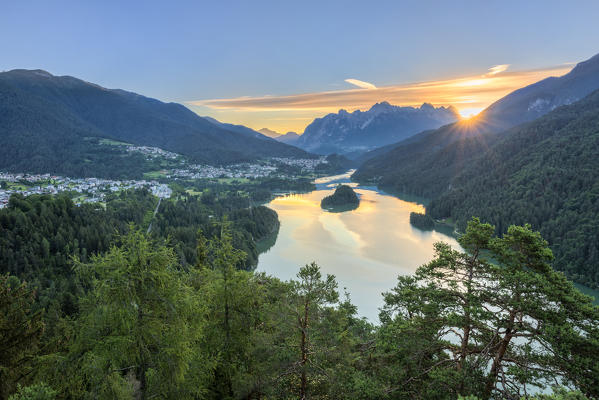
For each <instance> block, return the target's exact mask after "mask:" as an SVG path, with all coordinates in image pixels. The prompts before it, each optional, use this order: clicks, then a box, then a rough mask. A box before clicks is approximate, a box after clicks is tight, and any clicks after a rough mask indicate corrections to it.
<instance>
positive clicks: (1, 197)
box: [0, 147, 327, 208]
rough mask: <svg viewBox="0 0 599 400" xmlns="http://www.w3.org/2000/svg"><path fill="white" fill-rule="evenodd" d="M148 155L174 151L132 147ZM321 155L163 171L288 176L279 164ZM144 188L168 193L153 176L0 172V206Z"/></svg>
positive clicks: (306, 167)
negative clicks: (16, 200) (15, 200)
mask: <svg viewBox="0 0 599 400" xmlns="http://www.w3.org/2000/svg"><path fill="white" fill-rule="evenodd" d="M135 151H141V152H144V154H146V156H148V157H156V156H159V157H167V158H176V157H178V155H177V154H175V153H170V152H165V151H164V150H161V149H159V148H150V147H143V148H136V149H135ZM326 162H327V161H326V160H325V159H324V157H320V158H316V159H293V158H280V157H277V158H270V159H267V160H264V161H263V162H260V163H240V164H233V165H228V166H211V165H199V164H191V165H186V166H184V167H183V168H180V169H173V170H167V171H165V172H166V173H165V174H164V175H163V176H164V178H166V179H167V180H173V181H174V180H195V179H220V178H235V179H240V178H245V179H256V178H263V177H268V176H278V177H285V178H287V177H289V174H287V173H283V172H279V168H280V166H281V165H286V166H291V167H295V168H297V170H298V171H301V173H312V172H314V169H315V168H316V166H317V165H319V164H322V163H326ZM141 188H146V189H148V190H150V191H151V192H152V194H153V195H155V196H157V197H160V198H169V197H170V196H171V194H172V190H171V188H169V186H168V183H164V182H158V181H157V180H145V179H142V180H113V179H102V178H95V177H92V178H72V177H64V176H59V175H53V174H49V173H46V174H28V173H9V172H0V208H3V207H6V205H7V204H8V201H9V199H10V196H11V195H13V194H16V193H19V194H22V195H24V196H29V195H32V194H52V195H55V194H58V193H64V192H69V193H72V197H73V201H74V202H75V203H76V204H82V203H98V202H103V201H105V199H106V196H107V195H108V194H110V193H115V192H120V191H122V190H127V189H141Z"/></svg>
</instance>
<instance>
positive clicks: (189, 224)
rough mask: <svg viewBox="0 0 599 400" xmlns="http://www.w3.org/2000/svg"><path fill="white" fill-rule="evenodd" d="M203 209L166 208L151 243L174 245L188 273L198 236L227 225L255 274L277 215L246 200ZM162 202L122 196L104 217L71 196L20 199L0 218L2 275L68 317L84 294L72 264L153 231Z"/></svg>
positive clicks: (189, 200)
mask: <svg viewBox="0 0 599 400" xmlns="http://www.w3.org/2000/svg"><path fill="white" fill-rule="evenodd" d="M207 193H211V195H207V196H206V198H205V199H204V201H199V200H198V198H197V197H194V196H189V195H186V194H179V198H178V200H177V201H172V200H164V201H162V203H161V205H160V208H159V210H158V213H157V214H156V217H155V219H154V221H153V222H152V231H151V235H152V237H156V238H162V239H167V238H168V239H169V241H170V243H171V245H172V246H173V248H174V251H175V254H176V256H177V259H178V262H179V263H180V264H181V265H182V266H184V267H185V266H188V265H193V264H194V263H196V261H197V257H196V246H197V237H198V231H204V232H206V234H209V235H212V234H213V233H214V229H215V228H214V226H213V224H212V219H213V218H217V219H221V218H223V217H225V216H226V217H227V218H228V219H229V221H230V222H231V236H232V240H233V245H234V246H235V248H236V249H239V250H241V251H243V252H244V257H243V259H242V260H240V264H239V265H238V266H237V267H239V268H243V269H251V268H253V267H255V266H256V263H257V260H258V252H257V250H256V242H257V241H259V240H260V239H261V238H263V237H265V236H266V235H268V234H270V233H272V232H273V231H275V230H277V229H278V224H279V222H278V219H277V215H276V213H275V212H274V211H272V210H270V209H267V208H266V207H262V206H260V207H254V208H252V210H251V211H250V210H249V209H247V208H246V207H247V205H248V199H247V197H243V198H241V197H238V196H236V195H233V194H228V193H218V192H217V193H213V192H212V191H209V192H207ZM157 202H158V200H157V199H156V198H155V197H154V196H152V195H151V194H150V193H149V192H147V191H145V190H140V191H135V192H133V191H131V192H124V193H123V194H121V195H115V196H114V197H113V198H112V199H110V200H109V201H108V202H107V204H106V209H104V208H103V207H102V206H100V205H99V204H85V205H81V206H75V205H74V204H73V202H72V201H71V200H70V199H69V198H68V197H67V196H57V197H51V196H49V195H34V196H29V197H27V198H23V197H22V196H20V195H14V196H12V197H11V199H10V203H9V205H8V207H7V208H5V209H2V210H0V273H10V274H13V275H17V276H19V277H20V278H21V279H24V280H27V281H28V282H30V283H31V284H33V285H34V286H36V287H38V288H40V289H41V292H39V295H40V296H41V297H42V298H43V299H44V300H43V301H42V300H40V301H42V303H44V304H46V302H52V303H57V304H58V305H59V306H60V308H62V309H64V310H65V312H67V313H69V312H70V311H69V310H71V311H72V310H73V307H75V306H74V303H75V302H76V300H75V298H76V296H77V294H78V292H79V291H78V288H77V285H75V283H74V275H73V271H72V267H73V259H74V258H76V259H78V260H80V261H81V262H87V261H88V260H89V259H90V258H91V257H92V256H93V255H96V254H99V253H103V252H105V251H106V250H108V248H109V247H110V245H111V244H113V243H118V242H119V240H120V239H119V238H120V237H121V236H122V235H125V234H127V232H129V230H130V228H131V226H133V225H135V226H138V227H143V229H147V227H148V226H149V223H150V219H151V217H152V213H153V211H154V209H155V207H156V204H157Z"/></svg>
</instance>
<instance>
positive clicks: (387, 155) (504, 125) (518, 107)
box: [354, 55, 599, 197]
mask: <svg viewBox="0 0 599 400" xmlns="http://www.w3.org/2000/svg"><path fill="white" fill-rule="evenodd" d="M596 89H599V55H596V56H594V57H593V58H591V59H589V60H587V61H584V62H581V63H579V64H578V65H577V66H576V67H575V68H573V69H572V71H570V72H569V73H568V74H566V75H564V76H562V77H559V78H553V77H552V78H547V79H544V80H542V81H540V82H537V83H535V84H532V85H529V86H527V87H524V88H522V89H519V90H516V91H514V92H512V93H510V94H509V95H507V96H505V97H504V98H502V99H500V100H498V101H497V102H495V103H494V104H492V105H491V106H489V107H488V108H487V109H486V110H484V111H483V112H481V113H480V114H479V115H478V116H477V117H475V118H472V119H469V120H462V121H458V122H456V123H454V124H450V125H446V126H443V127H441V128H439V129H436V130H432V131H426V132H422V133H420V134H418V135H415V136H413V137H411V138H409V139H408V140H405V141H403V142H400V143H397V144H396V145H391V146H388V147H386V148H383V149H380V150H376V151H374V152H372V153H371V154H370V155H368V154H367V155H365V156H364V157H362V160H366V161H364V162H363V164H362V166H361V167H360V168H359V169H358V170H357V171H356V173H355V174H354V179H356V180H358V181H370V182H376V183H378V184H379V185H381V186H383V187H386V188H388V189H391V190H394V191H403V192H408V193H411V194H417V195H421V196H426V197H436V196H438V195H440V194H441V193H443V192H444V191H445V190H447V189H448V188H449V187H450V184H451V180H452V179H453V178H454V177H455V176H456V175H457V174H459V173H460V172H461V171H462V170H463V167H464V166H465V165H468V164H469V162H470V160H471V159H472V158H473V157H476V156H477V154H478V153H480V152H482V151H484V150H485V149H487V148H488V147H490V146H491V145H492V144H493V143H494V142H495V141H497V140H499V139H498V138H497V137H495V134H497V133H500V134H503V132H504V131H505V130H507V129H509V128H511V127H514V126H516V125H518V124H521V123H524V122H527V121H532V120H534V119H536V118H538V117H540V116H542V115H544V114H546V113H548V112H550V111H551V110H553V109H555V108H556V107H559V106H561V105H565V104H571V103H573V102H575V101H577V100H579V99H581V98H583V97H584V96H586V95H588V94H589V93H591V92H593V91H594V90H596ZM370 156H371V158H370V159H368V158H369V157H370Z"/></svg>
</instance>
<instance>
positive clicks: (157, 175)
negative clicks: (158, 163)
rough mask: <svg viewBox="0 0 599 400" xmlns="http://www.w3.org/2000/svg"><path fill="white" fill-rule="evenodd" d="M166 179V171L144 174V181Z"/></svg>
mask: <svg viewBox="0 0 599 400" xmlns="http://www.w3.org/2000/svg"><path fill="white" fill-rule="evenodd" d="M165 177H166V171H164V170H162V171H150V172H144V179H159V178H165Z"/></svg>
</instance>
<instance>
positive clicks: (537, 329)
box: [379, 219, 599, 399]
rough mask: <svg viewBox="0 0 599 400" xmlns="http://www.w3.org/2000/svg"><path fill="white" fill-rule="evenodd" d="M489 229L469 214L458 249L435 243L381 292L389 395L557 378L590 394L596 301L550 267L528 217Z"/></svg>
mask: <svg viewBox="0 0 599 400" xmlns="http://www.w3.org/2000/svg"><path fill="white" fill-rule="evenodd" d="M493 232H494V228H493V227H492V226H490V225H488V224H482V223H481V222H480V221H479V220H478V219H473V220H472V221H471V222H470V223H469V224H468V229H467V231H466V233H465V235H463V236H462V237H461V238H460V240H459V242H460V244H461V245H462V247H464V248H465V249H466V250H467V252H461V251H456V250H453V249H452V248H450V247H449V246H448V245H446V244H437V245H436V248H435V250H436V257H435V259H434V260H433V261H431V262H430V263H429V264H427V265H424V266H422V267H420V268H419V269H418V271H417V272H416V274H415V276H414V277H402V278H400V280H399V283H398V285H397V286H396V287H395V288H394V289H393V291H392V292H390V293H387V294H386V295H385V307H384V310H383V312H382V314H381V320H382V322H383V324H382V326H381V329H380V336H379V341H380V342H379V343H380V345H379V346H380V348H379V350H380V353H379V357H380V358H381V360H385V359H387V358H389V357H395V358H393V359H395V360H396V364H395V365H391V366H390V365H385V363H382V371H383V373H384V375H387V376H388V378H387V379H389V381H388V385H389V388H388V390H389V392H390V393H394V392H395V393H397V395H392V396H390V398H406V396H407V397H411V398H445V395H444V394H450V395H451V396H457V395H468V394H475V395H478V396H479V397H481V398H482V399H489V398H519V397H520V396H527V395H528V394H530V393H534V391H535V389H534V387H536V388H544V387H548V386H551V385H552V384H555V383H560V382H561V383H568V384H570V385H574V386H575V387H578V388H579V389H580V390H581V391H582V392H583V393H584V394H586V395H587V396H591V397H596V396H598V395H599V382H598V379H597V376H598V374H599V363H597V357H598V356H597V354H599V325H598V324H597V321H599V309H598V308H597V307H595V306H594V305H593V304H592V301H591V298H589V297H587V296H585V295H582V294H581V293H579V292H578V291H577V290H576V289H575V288H574V287H573V285H572V284H571V283H570V282H569V281H567V280H566V278H565V277H564V275H563V274H561V273H559V272H556V271H554V270H553V269H552V268H551V266H550V261H551V259H552V254H551V250H550V249H549V248H548V245H547V242H546V241H544V240H543V239H542V238H541V236H540V234H539V233H538V232H533V231H532V230H531V229H530V226H523V227H518V226H511V227H510V228H509V229H508V233H507V234H506V235H504V236H503V237H501V238H499V237H494V236H493ZM398 352H399V353H400V354H401V356H400V357H398V356H397V354H398Z"/></svg>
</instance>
